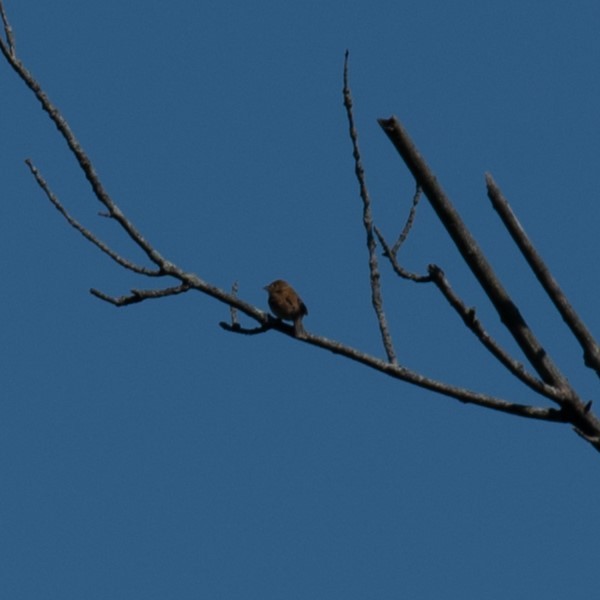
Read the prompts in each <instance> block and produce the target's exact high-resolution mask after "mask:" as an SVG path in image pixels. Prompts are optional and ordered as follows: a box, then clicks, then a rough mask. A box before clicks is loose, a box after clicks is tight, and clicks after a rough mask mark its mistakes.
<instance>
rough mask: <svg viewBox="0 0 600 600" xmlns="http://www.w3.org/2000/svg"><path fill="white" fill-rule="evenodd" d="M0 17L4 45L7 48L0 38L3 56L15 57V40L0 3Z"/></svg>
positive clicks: (2, 5) (2, 4)
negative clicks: (0, 19) (4, 37)
mask: <svg viewBox="0 0 600 600" xmlns="http://www.w3.org/2000/svg"><path fill="white" fill-rule="evenodd" d="M0 16H1V17H2V25H3V26H4V35H5V36H6V43H7V44H8V46H7V47H6V48H5V47H4V40H2V39H1V38H0V45H1V46H2V52H3V53H4V54H6V53H8V54H10V55H11V56H14V55H15V52H16V47H15V38H14V35H13V30H12V27H11V26H10V23H9V22H8V16H7V15H6V11H5V10H4V3H3V2H0Z"/></svg>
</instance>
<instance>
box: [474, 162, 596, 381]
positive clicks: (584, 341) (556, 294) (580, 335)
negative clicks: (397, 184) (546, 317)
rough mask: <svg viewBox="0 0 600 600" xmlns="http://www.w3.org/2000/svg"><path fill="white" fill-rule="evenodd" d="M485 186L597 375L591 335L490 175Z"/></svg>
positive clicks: (498, 211) (486, 177)
mask: <svg viewBox="0 0 600 600" xmlns="http://www.w3.org/2000/svg"><path fill="white" fill-rule="evenodd" d="M485 181H486V184H487V190H488V197H489V199H490V200H491V202H492V206H493V207H494V209H495V210H496V212H497V213H498V214H499V215H500V218H501V219H502V222H503V223H504V226H505V227H506V229H508V231H509V233H510V235H511V236H512V238H513V240H514V241H515V243H516V244H517V246H518V247H519V250H521V253H522V254H523V256H524V257H525V260H526V261H527V263H528V264H529V266H530V267H531V270H532V271H533V273H534V274H535V276H536V277H537V280H538V281H539V282H540V283H541V285H542V287H543V288H544V290H545V291H546V293H547V294H548V296H549V297H550V299H551V300H552V302H553V303H554V306H555V307H556V309H557V310H558V312H559V313H560V315H561V317H562V318H563V320H564V322H565V323H566V324H567V326H568V327H569V329H570V330H571V331H572V332H573V335H574V336H575V337H576V338H577V341H578V342H579V344H580V346H581V348H582V349H583V359H584V362H585V364H586V366H588V367H590V368H591V369H594V370H595V371H596V373H597V374H598V376H600V347H599V346H598V344H597V342H596V340H595V339H594V336H593V335H592V334H591V333H590V331H589V329H588V328H587V327H586V326H585V324H584V322H583V321H582V320H581V319H580V317H579V315H578V314H577V313H576V312H575V310H573V307H572V306H571V304H570V303H569V301H568V300H567V297H566V296H565V294H564V293H563V291H562V290H561V288H560V286H559V285H558V282H557V281H556V279H554V277H553V276H552V273H550V270H549V269H548V267H547V266H546V264H545V263H544V261H543V259H542V257H541V256H540V255H539V253H538V252H537V250H536V249H535V247H534V245H533V244H532V243H531V240H530V239H529V236H528V235H527V233H526V232H525V230H524V229H523V226H522V225H521V223H520V222H519V220H518V219H517V217H516V216H515V214H514V213H513V211H512V209H511V207H510V204H509V203H508V201H507V200H506V199H505V198H504V196H503V195H502V192H501V191H500V188H499V187H498V186H497V185H496V182H495V181H494V180H493V178H492V176H491V175H490V174H489V173H487V174H486V176H485Z"/></svg>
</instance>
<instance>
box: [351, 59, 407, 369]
mask: <svg viewBox="0 0 600 600" xmlns="http://www.w3.org/2000/svg"><path fill="white" fill-rule="evenodd" d="M348 55H349V53H348V51H347V50H346V56H345V60H344V90H343V92H344V106H345V108H346V114H347V116H348V125H349V129H350V139H351V140H352V148H353V153H352V155H353V157H354V172H355V173H356V177H357V179H358V184H359V187H360V197H361V199H362V201H363V225H364V228H365V231H366V234H367V249H368V252H369V273H370V281H371V302H372V304H373V308H374V309H375V314H376V315H377V321H378V323H379V331H380V333H381V340H382V342H383V346H384V348H385V352H386V354H387V357H388V360H389V361H390V363H394V364H395V363H397V359H396V352H395V351H394V344H393V341H392V335H391V333H390V330H389V328H388V324H387V319H386V316H385V312H384V310H383V298H382V295H381V282H380V278H381V276H380V273H379V265H378V262H377V242H376V241H375V236H374V232H373V216H372V213H371V198H370V197H369V192H368V190H367V184H366V181H365V171H364V169H363V166H362V160H361V158H360V151H359V149H358V133H357V131H356V127H355V125H354V115H353V112H352V95H351V92H350V86H349V82H348Z"/></svg>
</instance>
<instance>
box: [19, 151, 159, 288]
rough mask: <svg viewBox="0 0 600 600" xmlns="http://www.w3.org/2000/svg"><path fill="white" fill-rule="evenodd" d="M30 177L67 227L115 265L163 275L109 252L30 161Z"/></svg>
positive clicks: (134, 270) (28, 161)
mask: <svg viewBox="0 0 600 600" xmlns="http://www.w3.org/2000/svg"><path fill="white" fill-rule="evenodd" d="M25 163H26V164H27V166H28V167H29V170H30V171H31V173H32V175H33V176H34V177H35V180H36V181H37V183H38V185H39V186H40V187H41V188H42V190H44V192H45V194H46V196H47V197H48V200H50V202H52V204H53V205H54V207H55V208H56V210H58V212H59V213H60V214H61V215H62V216H63V217H64V218H65V219H66V220H67V222H68V223H69V225H71V227H73V228H74V229H76V230H77V231H79V233H81V235H83V237H84V238H86V239H87V240H88V241H90V242H91V243H92V244H94V245H95V246H96V247H97V248H99V249H100V250H101V251H102V252H104V253H105V254H107V255H108V256H110V257H111V258H112V259H113V260H114V261H115V262H116V263H117V264H119V265H121V266H122V267H125V268H126V269H129V270H130V271H133V272H134V273H139V274H140V275H148V276H149V277H158V276H160V275H163V273H162V272H161V271H160V270H158V269H148V268H147V267H142V266H140V265H136V264H135V263H132V262H131V261H129V260H127V259H125V258H123V257H122V256H120V255H119V254H117V253H116V252H115V251H114V250H111V249H110V248H109V247H108V246H107V245H106V244H105V243H104V242H102V241H101V240H99V239H98V238H97V237H96V236H95V235H94V234H93V233H92V232H91V231H90V230H89V229H87V228H86V227H84V226H83V225H82V224H81V223H79V222H78V221H77V220H76V219H75V218H74V217H72V216H71V215H70V214H69V212H68V211H67V209H66V208H65V207H64V206H63V205H62V203H61V202H60V200H59V199H58V198H57V197H56V195H55V194H54V193H53V192H52V190H51V189H50V186H49V185H48V184H47V182H46V180H45V179H44V178H43V177H42V175H41V174H40V172H39V170H38V169H37V167H35V165H34V164H33V163H32V162H31V160H30V159H27V160H26V161H25Z"/></svg>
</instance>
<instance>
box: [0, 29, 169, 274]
mask: <svg viewBox="0 0 600 600" xmlns="http://www.w3.org/2000/svg"><path fill="white" fill-rule="evenodd" d="M0 50H1V51H2V53H3V54H4V56H5V58H6V60H7V61H8V63H9V64H10V65H11V67H12V68H13V70H14V71H15V72H16V73H17V75H18V76H19V77H20V78H21V79H22V80H23V81H24V82H25V85H26V86H27V87H28V88H29V89H30V90H31V91H32V92H33V93H34V94H35V96H36V98H37V99H38V100H39V102H40V104H41V105H42V108H43V110H44V111H46V112H47V113H48V116H49V117H50V119H52V121H53V122H54V124H55V125H56V127H57V129H58V130H59V132H60V133H61V135H62V136H63V138H64V139H65V141H66V142H67V145H68V146H69V148H70V149H71V152H72V153H73V156H74V157H75V159H76V160H77V163H78V164H79V167H80V168H81V170H82V171H83V173H84V175H85V177H86V179H87V180H88V182H89V183H90V185H91V187H92V190H93V192H94V195H95V196H96V198H97V199H98V200H99V201H100V202H101V203H102V204H103V205H104V206H105V207H106V208H107V209H108V212H109V214H110V215H111V217H112V218H113V219H115V221H117V222H118V223H119V225H120V226H121V227H122V228H123V229H124V230H125V232H126V233H127V235H128V236H129V237H130V238H131V239H132V240H133V241H134V243H135V244H137V245H138V246H139V247H140V248H141V249H142V250H143V251H144V253H145V254H146V255H147V256H148V258H149V259H150V260H151V261H152V262H153V263H155V264H156V265H158V266H159V267H160V268H161V269H163V270H164V268H165V266H167V264H168V261H166V260H165V259H164V258H163V257H162V256H161V255H160V253H159V252H158V251H157V250H156V249H155V248H154V247H153V246H152V245H151V244H150V243H149V242H148V241H147V240H146V239H145V238H144V237H143V236H142V234H141V233H140V232H139V231H138V230H137V228H136V227H135V226H134V225H133V223H131V221H129V220H128V219H127V218H126V217H125V215H124V213H123V212H122V211H121V209H120V208H119V207H118V206H117V204H116V203H115V202H114V201H113V200H112V198H111V197H110V196H109V194H108V192H107V191H106V190H105V189H104V186H103V185H102V183H101V181H100V179H99V177H98V175H97V174H96V171H95V170H94V166H93V165H92V162H91V160H90V158H89V157H88V155H87V154H86V153H85V151H84V150H83V148H82V147H81V144H80V143H79V142H78V141H77V138H76V137H75V134H74V133H73V131H72V130H71V128H70V127H69V124H68V123H67V121H66V120H65V119H64V117H63V116H62V114H61V113H60V111H59V110H58V108H57V107H56V106H55V105H54V104H53V103H52V102H51V101H50V99H49V98H48V96H47V94H46V93H45V92H44V90H43V89H42V88H41V86H40V84H39V83H38V82H37V81H36V80H35V78H34V77H33V75H32V74H31V73H30V72H29V71H28V70H27V69H26V68H25V66H24V65H23V63H21V61H20V60H19V59H18V58H17V56H16V53H15V52H14V48H13V49H12V50H13V51H11V49H10V46H8V47H7V45H6V44H5V43H4V41H3V40H2V39H1V38H0Z"/></svg>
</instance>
